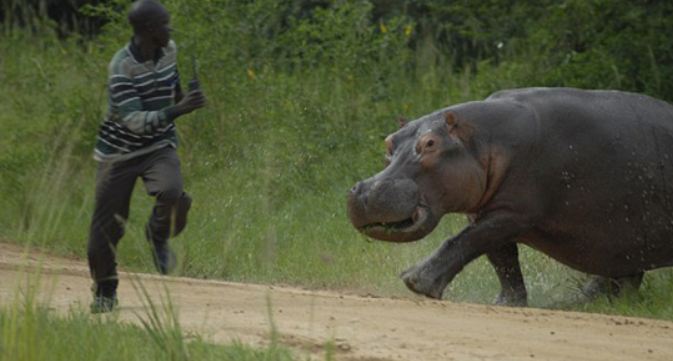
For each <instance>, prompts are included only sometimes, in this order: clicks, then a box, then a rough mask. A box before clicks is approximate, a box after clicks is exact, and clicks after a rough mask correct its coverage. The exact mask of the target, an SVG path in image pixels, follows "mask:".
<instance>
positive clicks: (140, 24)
mask: <svg viewBox="0 0 673 361" xmlns="http://www.w3.org/2000/svg"><path fill="white" fill-rule="evenodd" d="M162 14H168V11H167V10H166V8H165V7H164V6H163V5H162V4H161V3H160V2H159V1H156V0H137V1H135V2H134V3H133V4H132V5H131V10H129V14H128V20H129V24H131V27H133V31H134V32H136V33H138V32H139V31H143V30H147V28H148V27H150V26H151V25H153V22H154V21H155V20H156V18H157V16H159V15H162Z"/></svg>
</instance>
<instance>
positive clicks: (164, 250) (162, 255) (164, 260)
mask: <svg viewBox="0 0 673 361" xmlns="http://www.w3.org/2000/svg"><path fill="white" fill-rule="evenodd" d="M145 237H147V241H148V242H150V245H151V246H152V260H153V261H154V267H156V269H157V271H159V273H161V274H162V275H166V274H168V273H170V272H172V271H173V270H174V269H175V266H176V265H177V257H176V256H175V253H174V252H173V251H172V250H171V248H170V247H169V246H168V241H165V242H157V241H155V240H154V238H153V237H152V231H151V230H150V226H149V224H148V225H146V226H145Z"/></svg>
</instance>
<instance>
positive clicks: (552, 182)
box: [348, 88, 673, 306]
mask: <svg viewBox="0 0 673 361" xmlns="http://www.w3.org/2000/svg"><path fill="white" fill-rule="evenodd" d="M385 144H386V147H387V154H386V166H385V168H384V169H383V170H382V171H380V172H379V173H378V174H376V175H374V176H373V177H371V178H368V179H366V180H363V181H360V182H357V184H356V185H355V186H354V187H353V188H352V189H351V190H350V191H349V194H348V216H349V218H350V221H351V223H352V225H353V226H354V227H355V228H356V229H357V230H359V231H360V232H361V233H363V234H365V235H366V236H368V237H371V238H374V239H378V240H383V241H390V242H411V241H416V240H420V239H422V238H423V237H425V236H426V235H428V234H429V233H430V232H432V231H433V229H434V228H435V227H436V226H437V224H438V223H439V220H440V218H441V217H442V216H443V215H445V214H449V213H460V214H465V215H466V216H467V218H468V219H469V222H468V224H467V226H466V227H465V228H464V229H463V230H462V231H460V232H459V233H458V234H457V235H455V236H453V237H450V238H449V239H448V240H446V241H444V242H443V243H442V244H441V245H440V246H439V247H438V248H437V249H436V250H435V251H434V252H433V253H432V254H431V255H430V256H429V257H427V258H426V259H424V260H422V261H421V262H419V263H417V264H416V265H415V266H412V267H410V268H409V269H407V270H406V271H404V272H403V273H402V274H401V278H402V280H403V281H404V283H405V284H406V286H407V287H408V288H409V289H410V290H411V291H413V292H415V293H418V294H421V295H425V296H427V297H430V298H436V299H441V298H442V296H443V293H444V289H445V288H446V286H447V285H448V284H449V283H450V282H451V280H452V279H453V278H454V277H455V276H456V274H458V273H459V272H460V271H461V270H462V269H463V267H465V266H466V265H467V264H468V263H469V262H471V261H472V260H474V259H476V258H477V257H479V256H481V255H486V257H487V258H488V261H489V262H490V263H491V265H492V266H493V268H494V269H495V273H496V274H497V277H498V280H499V282H500V286H501V289H500V293H499V294H498V296H497V298H496V301H495V303H496V304H503V305H511V306H526V305H527V290H526V287H525V284H524V280H523V276H522V273H521V267H520V263H519V259H518V245H519V244H523V245H526V246H529V247H531V248H533V249H535V250H538V251H540V252H543V253H544V254H546V255H548V256H550V257H551V258H553V259H554V260H556V261H559V262H561V263H563V264H565V265H567V266H569V267H571V268H573V269H575V270H578V271H581V272H584V273H586V274H589V275H591V277H590V280H589V282H588V283H587V285H586V286H584V288H583V289H584V290H585V292H586V293H587V294H599V293H601V292H607V293H614V294H618V293H619V291H620V290H622V289H623V288H624V287H635V289H637V288H638V287H639V285H640V284H641V282H642V279H643V274H644V272H645V271H648V270H652V269H656V268H661V267H667V266H672V265H673V106H671V105H670V104H668V103H666V102H664V101H662V100H658V99H655V98H652V97H649V96H646V95H642V94H636V93H629V92H623V91H612V90H581V89H574V88H524V89H511V90H502V91H498V92H496V93H494V94H492V95H490V96H488V97H487V98H486V99H484V100H480V101H470V102H466V103H461V104H457V105H453V106H449V107H447V108H444V109H441V110H438V111H435V112H433V113H431V114H429V115H425V116H423V117H420V118H418V119H416V120H413V121H411V122H408V123H407V124H405V125H403V126H402V127H401V128H400V129H399V130H397V131H396V132H394V133H392V134H390V135H389V136H388V137H387V138H386V139H385Z"/></svg>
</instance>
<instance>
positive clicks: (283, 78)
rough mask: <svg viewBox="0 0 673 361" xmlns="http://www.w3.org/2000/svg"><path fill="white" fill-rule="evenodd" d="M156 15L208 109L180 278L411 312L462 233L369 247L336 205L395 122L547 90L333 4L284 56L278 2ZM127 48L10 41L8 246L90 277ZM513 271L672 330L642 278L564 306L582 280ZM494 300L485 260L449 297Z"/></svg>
mask: <svg viewBox="0 0 673 361" xmlns="http://www.w3.org/2000/svg"><path fill="white" fill-rule="evenodd" d="M166 3H167V4H168V6H169V8H170V9H171V10H177V9H179V10H181V12H180V14H181V15H180V16H175V17H174V22H175V24H174V25H175V28H176V29H177V31H176V32H175V39H176V41H177V43H178V45H179V46H180V47H181V49H183V50H185V52H183V53H182V56H183V57H185V58H184V59H182V60H183V63H182V64H183V65H182V68H183V69H184V68H185V67H186V65H184V64H188V62H187V61H188V57H187V55H186V54H187V52H188V51H194V52H195V53H196V54H197V57H198V60H199V64H200V66H199V68H200V72H201V81H202V86H203V89H204V91H205V93H206V95H207V96H208V99H209V104H208V107H207V108H206V109H203V110H201V111H198V112H195V113H193V114H191V115H189V116H187V117H184V118H180V119H179V120H178V121H177V122H178V125H177V126H178V130H179V136H180V138H181V147H180V149H179V153H180V156H181V159H182V167H183V174H184V175H185V181H186V188H187V190H188V191H189V192H190V193H191V194H192V196H193V198H194V204H193V209H192V212H191V213H190V222H189V225H188V228H187V230H186V231H185V233H184V234H183V235H181V236H180V237H178V238H176V239H175V240H173V245H174V247H175V248H176V250H177V251H178V253H179V258H180V265H179V267H180V268H179V270H178V272H177V274H179V275H184V276H191V277H201V278H219V279H227V280H234V281H244V282H261V283H279V284H292V285H300V286H305V287H310V288H330V289H347V290H355V291H357V292H361V293H374V294H380V295H397V296H399V295H404V296H407V295H410V293H409V292H408V291H407V290H406V289H405V288H404V286H403V285H402V282H401V281H400V280H399V279H398V277H397V276H398V274H399V273H400V272H401V271H402V270H404V269H406V268H407V267H409V266H411V265H413V264H414V263H415V262H417V261H419V260H421V259H422V258H424V257H425V256H426V255H427V254H429V253H430V252H432V250H433V249H434V248H435V247H437V246H438V245H439V243H440V242H442V241H443V240H444V239H446V238H448V237H450V236H451V235H453V234H456V233H457V232H458V231H459V230H460V228H461V227H462V226H463V225H464V224H465V221H464V220H463V219H462V218H461V217H458V216H447V217H445V219H444V220H443V221H442V223H441V225H440V226H439V227H438V229H437V230H435V232H434V233H433V234H432V235H430V236H429V237H427V238H426V239H425V240H423V241H420V242H416V243H412V244H404V245H402V244H388V243H380V242H371V241H369V240H367V239H365V238H364V237H363V236H361V235H360V234H358V233H357V232H356V231H355V230H354V229H353V228H352V227H351V225H350V224H349V222H348V220H347V217H346V192H347V190H348V189H350V187H351V186H352V185H353V184H354V183H355V182H356V181H357V180H360V179H363V178H365V177H368V176H370V175H372V174H374V173H376V172H377V171H378V170H380V169H381V168H382V164H383V153H384V146H383V139H384V138H385V136H386V135H387V134H388V133H390V132H393V131H395V130H396V127H397V121H396V119H397V118H398V117H399V116H406V117H408V118H414V117H417V116H420V115H423V114H426V113H429V112H431V111H434V110H435V109H438V108H441V107H444V106H447V105H449V104H454V103H458V102H463V101H467V100H474V99H479V98H482V97H484V96H486V95H487V94H489V93H490V92H491V91H494V90H497V89H500V88H506V87H518V86H527V85H540V84H538V83H535V76H536V75H535V74H539V73H542V74H543V73H544V72H545V69H537V68H536V69H530V68H529V67H528V64H527V63H525V62H524V63H522V62H518V63H517V62H514V63H513V62H503V63H502V64H500V65H493V64H489V63H483V64H481V65H480V67H479V72H478V73H477V74H474V73H472V72H470V71H464V72H454V71H453V70H452V67H451V66H450V65H451V64H450V57H449V56H446V55H442V54H437V53H436V52H435V50H433V49H432V48H430V47H428V48H422V47H421V48H418V49H415V50H412V49H411V48H410V47H408V46H407V45H408V44H407V41H408V38H407V35H405V34H406V33H405V32H404V31H403V29H404V27H405V26H406V25H407V24H405V23H404V21H403V19H397V20H395V21H397V23H395V21H391V24H389V26H388V29H389V31H388V32H386V33H381V32H377V30H376V29H378V24H367V23H366V19H367V14H368V13H367V11H368V10H367V5H366V3H364V2H362V3H360V2H339V4H341V5H339V6H335V7H334V9H332V10H330V11H325V12H324V13H321V14H320V16H317V17H316V18H314V19H310V20H306V21H304V22H302V23H300V24H298V25H296V26H294V27H291V28H290V29H288V30H287V31H286V32H284V33H283V34H284V35H283V36H282V37H280V38H267V37H264V36H259V34H260V33H264V34H266V33H268V31H271V30H273V29H271V28H272V27H273V26H275V25H274V24H275V23H274V21H277V19H276V17H277V16H276V12H275V11H276V10H275V9H276V8H275V7H276V6H277V5H276V4H277V3H276V2H274V1H270V0H258V1H254V2H246V3H245V4H243V3H241V2H235V1H232V2H214V1H201V2H199V3H198V4H195V3H192V4H190V5H189V6H188V5H187V3H186V2H184V1H179V0H172V1H166ZM350 24H359V25H358V26H351V25H350ZM395 24H397V25H395ZM276 25H277V24H276ZM270 29H271V30H270ZM129 35H130V33H129V30H128V27H127V26H126V24H125V23H124V22H123V19H117V20H116V21H114V22H113V23H112V24H110V25H109V26H108V28H107V30H106V31H105V32H104V34H102V35H101V36H100V37H98V38H97V39H95V41H91V42H80V41H78V39H75V38H71V39H66V40H59V39H57V38H56V37H55V36H53V35H52V34H51V33H50V32H49V31H47V30H46V29H45V30H44V31H40V32H37V33H36V34H29V33H27V32H25V31H20V30H15V31H12V32H9V33H5V34H3V36H4V37H3V41H2V42H0V92H2V94H7V96H6V97H5V101H3V102H0V134H2V136H0V172H1V174H2V177H1V178H0V198H1V199H2V200H3V207H0V237H2V238H3V239H9V240H12V241H14V242H17V243H22V244H33V245H38V246H42V247H45V248H48V249H50V250H52V251H53V252H55V253H56V254H63V255H74V256H78V257H80V258H82V259H85V255H86V242H87V232H88V227H89V221H90V218H91V211H92V208H93V199H92V197H93V191H94V184H93V182H94V173H95V166H96V164H95V162H94V161H93V160H92V157H91V155H92V149H93V143H94V139H95V136H96V131H97V127H98V124H99V123H100V121H101V118H102V117H103V115H104V112H105V109H106V106H107V105H106V93H105V81H106V67H107V63H108V61H109V59H110V57H111V56H112V54H113V53H114V52H115V51H116V50H117V49H118V48H119V47H121V46H122V45H123V44H124V43H125V42H126V41H128V37H129ZM288 49H289V50H288ZM301 49H305V50H306V52H305V53H301V51H300V50H301ZM428 54H431V55H428ZM425 57H432V59H433V60H432V61H425V60H427V59H425ZM188 73H189V71H184V70H183V72H182V74H183V77H187V76H188ZM185 74H187V75H185ZM186 80H187V79H183V81H186ZM151 206H152V199H151V198H150V197H148V196H147V195H145V194H144V192H143V187H142V183H141V182H138V184H137V186H136V192H135V194H134V197H133V199H132V205H131V214H130V218H129V220H128V227H127V232H126V235H125V236H124V238H123V239H122V240H121V243H120V245H119V249H118V251H119V263H120V264H121V265H122V266H123V267H124V268H126V269H131V270H138V271H152V270H153V266H152V264H151V259H150V256H149V251H148V249H147V244H146V242H145V240H144V237H143V234H142V233H143V232H142V229H143V225H144V223H145V221H146V220H147V218H148V217H149V213H150V210H151ZM521 257H522V267H523V271H524V274H525V277H526V282H527V285H528V289H529V293H530V298H531V305H533V306H540V307H561V308H571V309H576V310H586V311H591V312H605V313H618V314H633V315H639V316H646V317H657V318H664V319H673V310H671V308H670V306H667V304H668V303H669V301H670V299H671V295H672V294H673V284H672V282H671V277H672V276H671V275H672V273H671V271H668V270H663V271H657V272H654V273H653V274H651V275H648V276H647V277H646V280H645V281H646V282H645V287H643V291H642V292H641V293H640V295H641V296H639V297H638V298H628V299H624V300H618V301H612V302H611V301H607V300H599V301H597V302H595V303H592V304H590V305H571V306H567V305H565V304H566V303H565V300H566V299H567V298H568V297H572V295H573V294H576V292H577V289H578V284H579V283H580V282H582V279H583V276H582V275H580V274H577V273H576V272H573V271H570V270H568V269H567V268H566V267H563V266H561V265H559V264H558V263H556V262H553V261H550V260H549V259H548V258H546V257H545V256H543V255H542V254H540V253H538V252H534V251H531V250H528V249H525V248H524V249H523V250H522V256H521ZM497 292H498V283H497V280H496V278H495V275H494V272H493V270H492V268H491V267H490V266H489V265H488V264H487V262H486V261H485V260H484V259H479V260H477V261H476V262H474V263H473V264H471V265H469V266H468V267H467V268H466V269H465V270H464V271H463V272H462V273H461V274H460V275H459V276H458V277H457V278H456V280H455V281H454V282H453V283H452V284H451V285H450V287H449V289H448V291H447V297H448V298H449V299H451V300H455V301H459V302H480V303H490V302H491V301H492V300H493V299H494V298H495V296H496V294H497Z"/></svg>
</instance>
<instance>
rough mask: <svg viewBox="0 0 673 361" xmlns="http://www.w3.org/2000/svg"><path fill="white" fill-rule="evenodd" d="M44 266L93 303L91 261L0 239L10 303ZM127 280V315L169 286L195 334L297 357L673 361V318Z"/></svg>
mask: <svg viewBox="0 0 673 361" xmlns="http://www.w3.org/2000/svg"><path fill="white" fill-rule="evenodd" d="M38 266H39V267H40V268H41V269H42V277H41V282H40V283H41V297H42V298H43V299H44V300H48V302H49V305H50V306H51V307H53V308H54V309H55V310H56V311H59V312H65V311H67V310H69V309H70V308H72V307H82V308H84V309H85V308H86V307H87V305H88V303H89V301H90V298H91V293H90V290H89V288H90V281H89V275H88V270H87V268H86V264H85V262H83V261H79V260H72V259H65V258H58V257H52V256H49V255H46V254H44V253H41V252H38V251H30V252H25V251H24V249H23V248H20V247H17V246H13V245H8V244H0V303H4V304H6V303H8V302H12V300H13V299H14V297H15V296H16V294H17V292H18V290H19V287H20V285H21V284H24V283H25V280H26V278H27V277H26V276H27V274H26V270H29V271H30V272H33V271H34V270H35V268H36V267H38ZM121 277H122V280H121V283H120V289H119V297H120V301H121V308H120V317H119V318H120V319H121V320H123V321H129V322H138V315H139V314H141V315H142V314H144V312H143V300H142V299H141V297H139V294H138V292H137V290H136V289H135V288H134V287H133V284H134V282H136V283H138V282H140V283H141V284H142V285H143V287H145V288H146V289H147V290H148V291H149V292H150V294H151V295H153V298H154V300H155V301H160V298H161V296H162V295H164V294H165V291H166V290H168V292H169V294H170V296H171V300H172V303H173V304H174V305H176V306H177V309H178V313H179V319H180V323H181V325H182V327H183V328H184V329H185V330H187V331H189V332H196V333H198V334H199V335H202V336H203V337H204V338H206V339H207V340H209V341H213V342H217V343H229V342H231V341H233V340H238V341H241V342H244V343H246V344H250V345H253V346H259V345H267V344H268V343H269V341H270V336H271V329H272V324H273V325H274V327H275V329H276V330H277V332H278V334H279V340H280V342H281V343H283V344H284V345H286V346H289V347H291V348H292V349H294V350H295V351H296V354H297V355H298V356H300V357H299V359H304V358H306V357H307V356H309V357H310V358H312V359H316V360H320V359H324V355H325V352H326V351H325V347H326V345H328V343H331V344H332V345H333V346H330V347H333V349H334V352H335V359H336V360H346V361H356V360H358V361H384V360H391V361H392V360H413V361H416V360H423V361H440V360H441V361H447V360H468V361H469V360H574V361H579V360H596V361H598V360H610V361H613V360H662V361H664V360H665V361H670V360H673V322H667V321H658V320H650V319H641V318H629V317H621V316H606V315H597V314H586V313H577V312H562V311H552V310H542V309H532V308H527V309H519V308H507V307H496V306H484V305H470V304H455V303H451V302H448V301H430V300H425V299H413V298H411V297H412V296H410V299H389V298H372V297H359V296H355V295H349V294H339V293H334V292H321V291H318V292H316V291H307V290H302V289H297V288H289V287H278V286H268V285H253V284H241V283H231V282H218V281H208V280H197V279H190V278H180V277H161V276H157V275H148V274H131V273H121ZM672 302H673V300H672ZM92 317H101V316H92ZM103 317H104V316H103Z"/></svg>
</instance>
